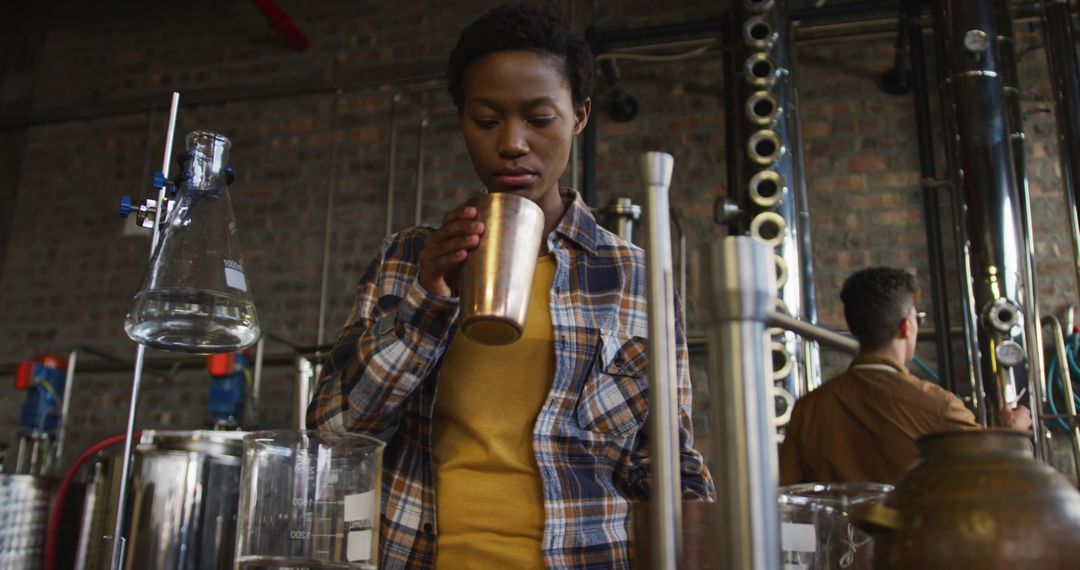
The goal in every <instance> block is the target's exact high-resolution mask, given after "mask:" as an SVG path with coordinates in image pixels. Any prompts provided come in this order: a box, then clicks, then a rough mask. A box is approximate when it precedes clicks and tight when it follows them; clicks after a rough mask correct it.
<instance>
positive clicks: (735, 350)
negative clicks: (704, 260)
mask: <svg viewBox="0 0 1080 570" xmlns="http://www.w3.org/2000/svg"><path fill="white" fill-rule="evenodd" d="M772 259H773V252H772V250H771V248H770V247H769V246H767V245H765V244H763V243H761V242H760V241H758V240H755V239H753V238H749V237H744V236H739V237H728V238H724V239H723V240H721V241H716V242H713V243H712V245H711V248H710V251H709V257H708V266H707V267H706V269H705V272H706V273H705V275H706V282H707V283H709V284H710V287H711V288H710V289H709V291H708V294H707V298H708V299H709V300H710V305H709V307H708V310H709V323H710V324H709V329H708V339H709V340H708V343H709V394H710V396H711V401H712V415H711V417H710V418H709V419H710V427H711V429H710V433H709V435H710V436H711V437H712V443H713V449H714V450H715V452H714V455H715V457H716V458H717V460H716V461H714V462H713V469H714V470H713V480H714V481H715V482H716V497H717V501H718V503H719V505H718V507H719V508H717V509H716V512H717V516H718V521H717V525H718V526H717V527H716V528H717V530H718V532H717V540H718V542H719V559H718V562H717V565H716V567H717V568H725V569H729V570H778V569H779V568H780V521H779V512H778V508H777V502H776V501H777V498H776V487H777V483H778V475H777V465H776V463H777V460H776V434H775V429H774V427H773V422H774V416H775V410H774V408H773V399H772V392H771V390H770V388H771V387H772V381H771V378H772V369H771V367H770V364H769V359H768V352H767V351H766V348H765V347H766V346H767V342H768V339H767V337H766V333H765V320H766V318H767V315H768V312H769V309H770V308H771V307H772V306H773V304H774V303H775V302H776V287H775V285H776V278H775V275H774V271H773V262H772Z"/></svg>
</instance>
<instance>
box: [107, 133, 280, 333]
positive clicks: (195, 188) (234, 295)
mask: <svg viewBox="0 0 1080 570" xmlns="http://www.w3.org/2000/svg"><path fill="white" fill-rule="evenodd" d="M230 145H231V143H230V142H229V139H227V138H225V137H224V136H222V135H219V134H217V133H212V132H209V131H194V132H192V133H189V134H188V136H187V149H188V153H189V154H190V156H191V160H190V162H189V163H187V169H188V171H187V173H186V174H188V175H189V176H187V178H186V179H185V180H184V182H183V183H182V184H181V185H180V188H179V189H178V193H177V196H176V201H175V203H174V204H173V206H172V208H171V210H170V211H169V213H168V216H167V217H166V218H165V221H164V222H163V223H162V227H161V231H160V238H159V240H158V244H157V247H156V248H155V250H154V252H153V255H152V256H151V258H150V267H149V269H148V270H147V272H146V279H145V281H144V282H143V286H142V289H140V290H139V292H138V293H137V294H136V295H135V299H134V300H133V301H132V306H131V310H130V311H129V312H128V314H127V318H126V319H125V322H124V330H125V331H126V332H127V334H128V336H129V337H131V339H132V340H134V341H135V342H138V343H140V344H145V345H147V346H153V347H156V348H163V349H165V350H173V351H181V352H196V353H214V352H233V351H236V350H239V349H241V348H244V347H246V346H250V345H251V344H253V343H254V342H255V341H256V340H258V338H259V322H258V319H257V318H256V316H255V304H254V302H253V301H252V298H251V292H250V291H249V289H248V283H247V278H246V277H245V275H244V258H243V255H242V254H241V252H240V248H239V244H238V243H237V236H236V220H235V219H234V218H233V210H232V204H231V202H230V201H229V192H228V186H227V185H226V183H225V167H226V166H228V164H229V147H230Z"/></svg>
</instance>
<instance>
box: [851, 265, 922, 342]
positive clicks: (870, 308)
mask: <svg viewBox="0 0 1080 570" xmlns="http://www.w3.org/2000/svg"><path fill="white" fill-rule="evenodd" d="M916 290H917V289H916V287H915V277H914V276H912V275H911V274H910V273H908V272H907V271H904V270H903V269H895V268H892V267H871V268H869V269H863V270H861V271H858V272H856V273H855V274H854V275H852V276H851V277H848V278H847V280H846V281H844V287H843V289H841V290H840V300H841V301H843V302H844V319H845V320H847V324H848V328H849V329H851V334H854V335H855V338H857V339H859V345H860V346H861V347H862V350H878V349H881V348H885V347H886V346H888V345H889V343H890V342H892V339H893V338H894V337H895V336H896V329H897V327H898V326H899V325H900V321H901V320H902V319H903V318H904V317H905V316H906V312H907V311H909V310H910V308H909V307H910V305H911V303H913V302H914V297H915V291H916Z"/></svg>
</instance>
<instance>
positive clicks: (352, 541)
mask: <svg viewBox="0 0 1080 570" xmlns="http://www.w3.org/2000/svg"><path fill="white" fill-rule="evenodd" d="M345 543H346V544H345V559H346V560H348V561H349V562H367V561H368V560H371V531H370V530H353V531H349V537H348V538H347V539H346V540H345Z"/></svg>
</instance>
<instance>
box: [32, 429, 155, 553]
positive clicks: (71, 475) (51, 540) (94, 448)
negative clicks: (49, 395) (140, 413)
mask: <svg viewBox="0 0 1080 570" xmlns="http://www.w3.org/2000/svg"><path fill="white" fill-rule="evenodd" d="M125 437H127V436H126V435H125V434H122V433H121V434H117V435H113V436H109V437H107V438H105V439H103V440H101V441H99V442H97V443H95V444H93V445H91V446H90V447H87V448H86V449H85V450H83V452H82V453H80V454H79V457H78V458H77V459H75V461H74V462H73V463H72V464H71V467H68V470H67V472H66V473H64V478H63V479H61V480H60V486H58V487H57V488H56V497H55V498H54V499H53V504H52V509H51V510H49V525H48V526H47V527H46V529H45V570H56V543H57V541H58V540H59V536H58V535H59V534H60V514H61V513H62V512H63V511H64V499H65V498H67V493H68V490H69V489H70V488H71V482H72V481H74V480H75V475H76V474H77V473H78V472H79V468H80V467H82V466H83V464H84V463H86V462H87V461H89V460H90V459H92V458H93V457H94V455H96V454H97V452H99V451H101V450H102V449H105V448H106V447H109V446H112V445H116V444H118V443H124V439H125ZM140 437H142V431H136V432H135V434H134V435H133V436H132V439H133V440H138V438H140Z"/></svg>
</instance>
